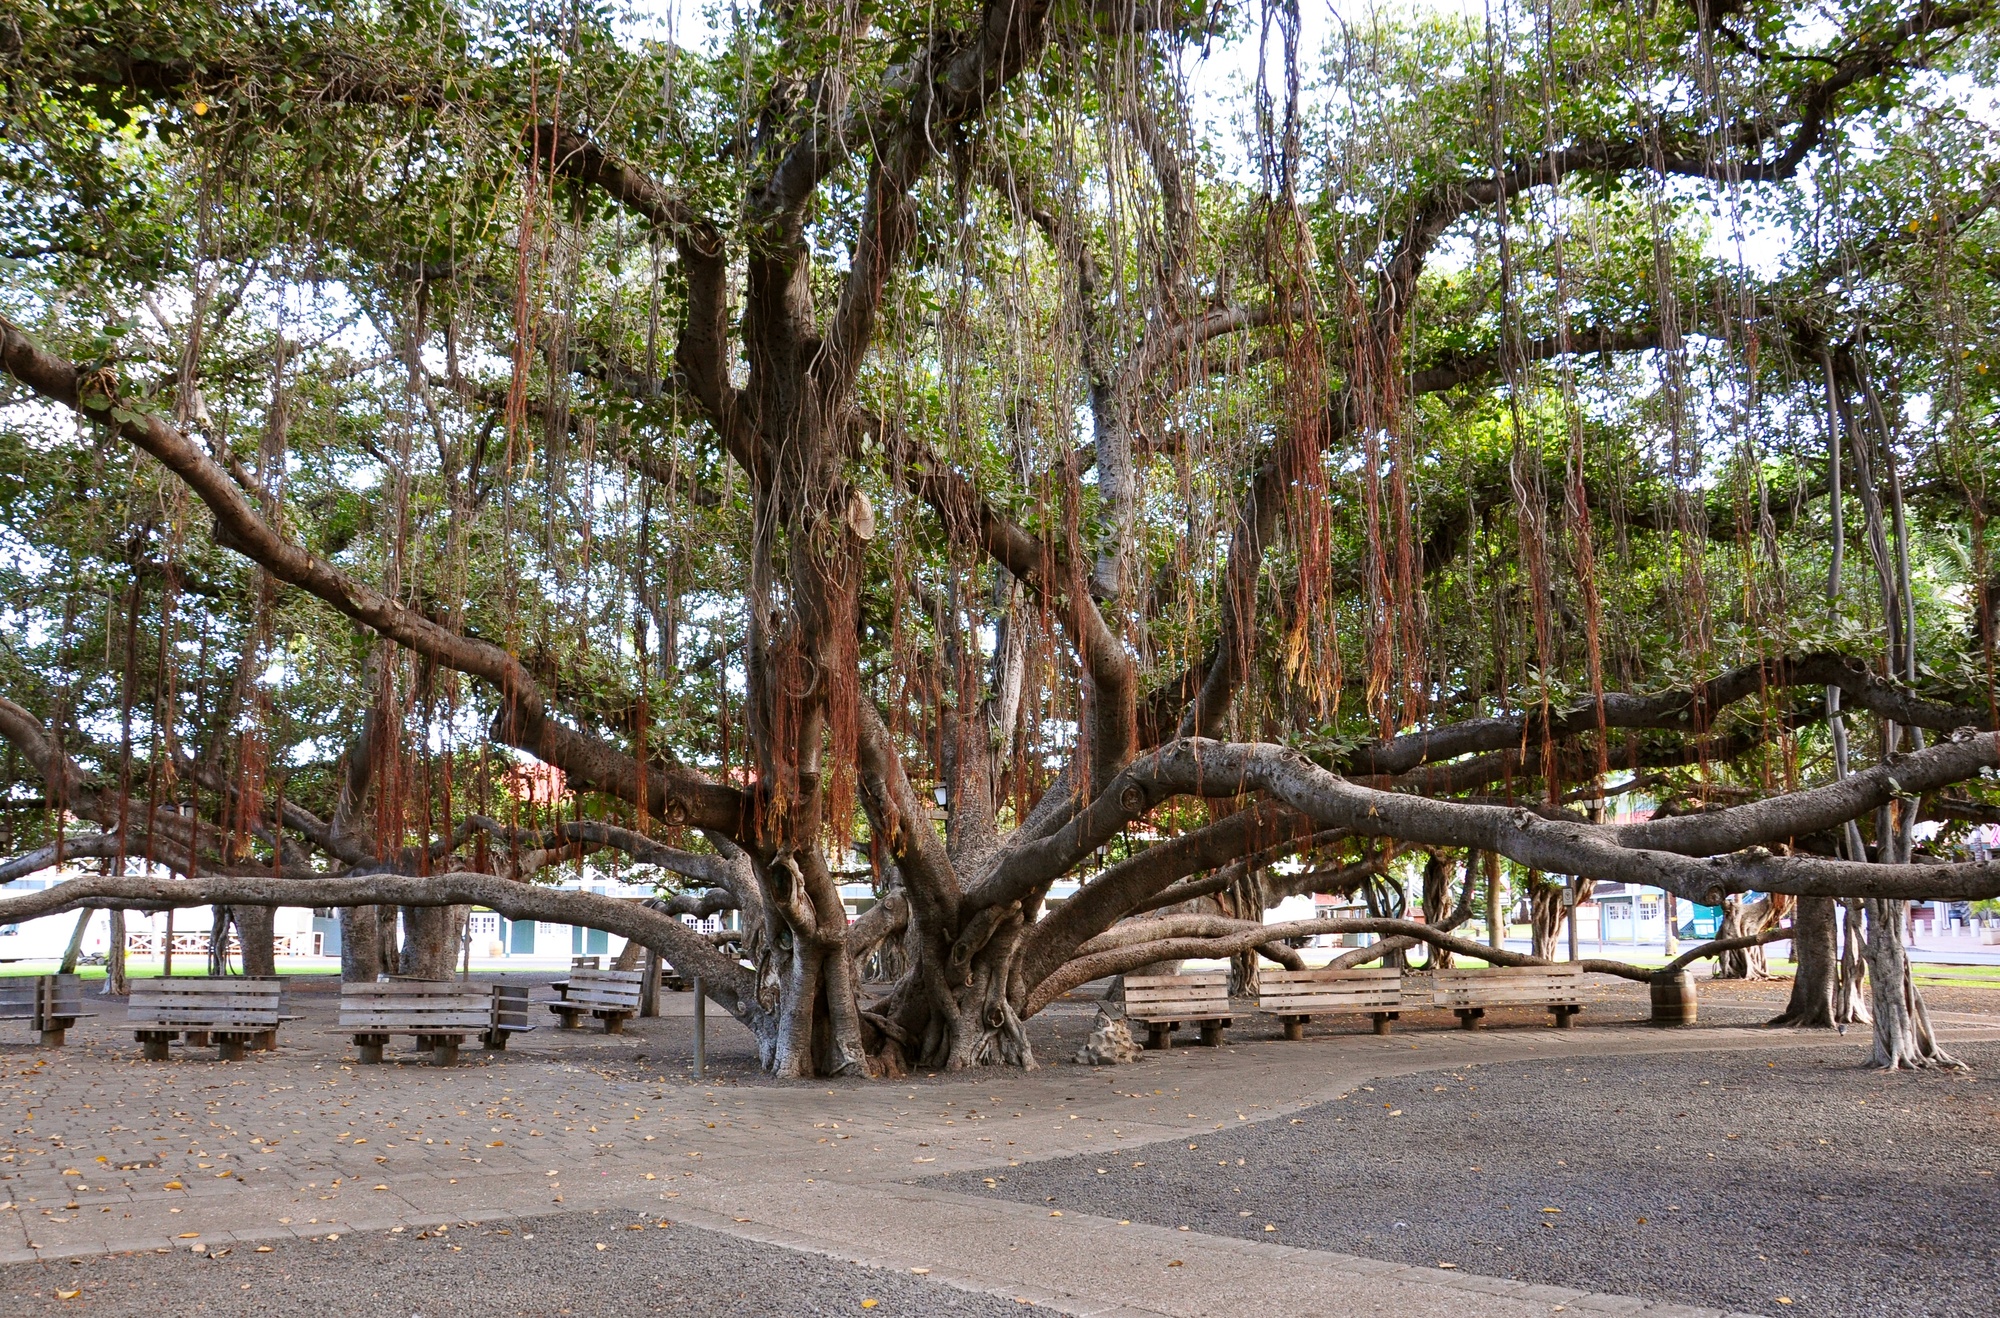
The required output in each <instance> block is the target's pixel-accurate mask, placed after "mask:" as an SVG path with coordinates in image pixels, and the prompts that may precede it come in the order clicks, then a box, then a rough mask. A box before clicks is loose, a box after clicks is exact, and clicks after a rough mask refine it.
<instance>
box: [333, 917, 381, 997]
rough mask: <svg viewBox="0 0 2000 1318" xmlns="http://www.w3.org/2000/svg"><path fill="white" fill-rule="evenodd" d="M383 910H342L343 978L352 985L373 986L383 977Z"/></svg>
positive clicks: (341, 945) (341, 952) (341, 951)
mask: <svg viewBox="0 0 2000 1318" xmlns="http://www.w3.org/2000/svg"><path fill="white" fill-rule="evenodd" d="M382 911H383V908H382V907H380V906H343V907H341V908H340V977H341V979H343V980H345V981H346V982H348V983H350V984H372V983H374V982H375V978H376V976H378V975H380V974H381V973H382V969H383V967H382V933H381V920H382Z"/></svg>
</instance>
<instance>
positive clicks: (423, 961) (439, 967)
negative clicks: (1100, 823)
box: [245, 906, 465, 979]
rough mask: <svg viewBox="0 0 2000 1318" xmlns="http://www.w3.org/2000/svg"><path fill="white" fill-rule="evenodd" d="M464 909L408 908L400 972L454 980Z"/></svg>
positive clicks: (400, 973)
mask: <svg viewBox="0 0 2000 1318" xmlns="http://www.w3.org/2000/svg"><path fill="white" fill-rule="evenodd" d="M464 909H465V908H463V907H459V906H405V907H404V908H403V946H402V949H401V954H400V955H399V956H398V958H397V969H396V973H397V974H399V975H402V976H404V977H406V978H409V979H450V978H451V976H452V972H453V971H454V970H455V969H456V968H457V966H458V951H459V937H458V934H459V929H460V928H461V926H462V924H463V916H464ZM245 959H246V961H247V959H248V958H247V956H246V958H245Z"/></svg>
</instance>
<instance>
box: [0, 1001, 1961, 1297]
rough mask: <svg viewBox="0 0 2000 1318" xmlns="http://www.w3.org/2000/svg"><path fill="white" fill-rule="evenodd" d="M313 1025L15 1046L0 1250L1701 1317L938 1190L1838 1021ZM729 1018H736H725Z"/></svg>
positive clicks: (103, 1026) (5, 1089)
mask: <svg viewBox="0 0 2000 1318" xmlns="http://www.w3.org/2000/svg"><path fill="white" fill-rule="evenodd" d="M312 1014H313V1013H312V1011H310V1010H309V1012H308V1019H307V1020H305V1021H301V1022H299V1023H297V1024H295V1025H294V1026H291V1027H288V1029H287V1031H286V1033H285V1035H284V1040H285V1042H284V1046H283V1047H281V1048H280V1049H279V1050H278V1051H277V1052H276V1053H273V1054H262V1055H258V1054H252V1055H251V1057H250V1058H249V1059H248V1060H246V1061H244V1062H241V1063H232V1064H226V1065H225V1064H221V1063H217V1062H215V1061H214V1060H212V1054H186V1053H184V1052H183V1051H182V1050H180V1049H176V1052H175V1058H174V1060H173V1061H171V1062H167V1063H155V1064H149V1063H144V1062H142V1061H140V1060H138V1050H137V1047H136V1045H134V1044H133V1043H132V1040H131V1038H130V1036H129V1035H125V1034H122V1032H120V1031H119V1030H118V1029H117V1028H116V1025H115V1021H114V1022H112V1023H107V1022H104V1021H96V1022H90V1023H87V1024H86V1027H85V1028H84V1029H83V1030H82V1031H80V1036H81V1038H80V1040H79V1039H78V1037H77V1036H73V1040H72V1044H71V1046H70V1047H68V1048H65V1049H63V1050H60V1051H53V1052H39V1051H34V1050H30V1049H26V1048H15V1049H10V1050H8V1051H6V1052H4V1053H0V1148H4V1150H5V1151H4V1152H0V1196H4V1198H5V1200H6V1202H5V1203H0V1263H20V1262H29V1261H33V1260H67V1259H69V1258H71V1257H76V1256H80V1255H83V1254H95V1253H104V1252H120V1251H137V1250H176V1249H180V1250H185V1249H190V1248H193V1249H207V1248H220V1247H224V1246H233V1245H234V1244H236V1243H237V1242H245V1243H249V1244H252V1245H253V1246H254V1243H255V1242H258V1241H267V1240H272V1239H275V1238H279V1237H286V1236H293V1237H302V1238H305V1239H308V1240H331V1239H333V1238H335V1237H337V1236H340V1235H344V1234H347V1233H351V1232H357V1231H372V1230H383V1229H388V1228H393V1227H398V1226H404V1227H423V1226H435V1225H440V1224H446V1223H460V1222H466V1221H477V1222H491V1221H495V1220H499V1219H506V1218H513V1217H523V1216H532V1215H539V1214H546V1213H550V1212H564V1211H570V1210H577V1209H616V1210H619V1211H621V1212H628V1213H631V1214H634V1215H635V1220H637V1219H638V1218H640V1217H643V1218H644V1219H646V1220H656V1219H659V1218H663V1217H664V1218H670V1219H672V1220H676V1221H683V1222H686V1223H688V1224H690V1225H696V1226H703V1227H710V1228H713V1229H716V1230H720V1231H724V1232H728V1233H730V1234H733V1235H735V1236H738V1237H742V1238H745V1239H748V1240H754V1241H766V1242H770V1243H773V1244H778V1245H783V1246H785V1247H787V1248H792V1249H799V1250H805V1251H810V1252H816V1253H821V1254H824V1255H827V1256H830V1257H835V1258H840V1259H846V1260H856V1261H860V1262H863V1263H867V1264H870V1265H873V1266H879V1267H883V1268H891V1269H928V1274H929V1275H930V1277H931V1278H932V1280H934V1281H938V1280H942V1281H948V1282H950V1283H952V1284H955V1285H959V1286H962V1287H965V1288H968V1289H973V1290H979V1291H986V1292H991V1293H995V1294H1001V1295H1007V1296H1012V1297H1015V1298H1018V1299H1021V1300H1023V1301H1031V1302H1033V1303H1035V1304H1038V1305H1046V1306H1050V1307H1052V1308H1055V1309H1057V1310H1060V1311H1063V1312H1069V1313H1076V1314H1107V1315H1111V1314H1116V1315H1142V1314H1144V1315H1205V1314H1239V1313H1240V1314H1253V1313H1255V1314H1262V1313H1268V1312H1276V1311H1281V1310H1282V1311H1288V1312H1312V1313H1315V1314H1324V1315H1346V1314H1357V1315H1359V1314H1370V1315H1373V1314H1382V1315H1387V1314H1403V1313H1407V1312H1411V1311H1420V1310H1421V1309H1422V1308H1424V1307H1427V1306H1428V1307H1436V1308H1437V1310H1438V1311H1441V1312H1447V1313H1454V1314H1457V1313H1480V1314H1495V1315H1528V1314H1535V1315H1546V1314H1550V1313H1552V1312H1556V1311H1564V1312H1594V1313H1641V1312H1643V1313H1647V1314H1653V1315H1660V1316H1662V1318H1665V1316H1667V1315H1690V1314H1695V1313H1707V1312H1712V1311H1707V1310H1695V1309H1688V1308H1680V1307H1675V1306H1669V1305H1659V1304H1647V1303H1645V1302H1643V1301H1640V1300H1637V1299H1632V1298H1626V1297H1618V1296H1605V1295H1591V1294H1587V1293H1585V1292H1581V1291H1572V1290H1564V1289H1561V1288H1554V1287H1546V1286H1531V1285H1526V1284H1523V1283H1519V1282H1513V1281H1507V1280H1502V1279H1496V1278H1488V1277H1481V1276H1476V1275H1468V1274H1465V1273H1460V1272H1454V1271H1445V1270H1440V1269H1434V1268H1417V1267H1409V1266H1405V1265H1402V1264H1393V1263H1385V1262H1380V1261H1376V1260H1371V1259H1365V1258H1356V1257H1352V1256H1347V1255H1341V1254H1334V1253H1329V1252H1325V1251H1319V1250H1307V1249H1297V1248H1292V1247H1289V1246H1287V1245H1285V1244H1283V1243H1282V1242H1279V1241H1274V1242H1272V1243H1264V1242H1261V1241H1245V1240H1237V1239H1227V1238H1223V1237H1218V1236H1210V1235H1205V1234H1200V1233H1196V1232H1192V1231H1186V1230H1181V1231H1176V1230H1173V1229H1171V1228H1168V1227H1160V1226H1141V1225H1132V1224H1127V1223H1123V1222H1118V1221H1113V1220H1110V1219H1108V1218H1096V1217H1090V1216H1086V1215H1078V1214H1074V1213H1067V1214H1065V1213H1057V1212H1053V1211H1044V1210H1043V1209H1041V1208H1039V1207H1037V1206H1033V1205H1022V1204H1015V1203H1007V1202H999V1201H996V1200H993V1199H989V1198H973V1197H970V1196H965V1195H960V1194H955V1193H951V1192H948V1191H945V1190H943V1189H939V1188H935V1187H934V1186H932V1185H928V1184H925V1183H924V1182H925V1178H928V1177H929V1176H931V1175H932V1174H934V1173H939V1172H946V1171H961V1172H963V1171H978V1170H981V1169H986V1168H1005V1167H1006V1166H1009V1165H1012V1164H1014V1163H1019V1162H1025V1161H1029V1160H1034V1159H1043V1158H1051V1157H1063V1156H1070V1155H1074V1154H1080V1153H1089V1152H1102V1153H1105V1154H1106V1155H1109V1154H1110V1153H1112V1152H1113V1151H1114V1150H1119V1149H1123V1148H1128V1147H1132V1146H1136V1145H1142V1144H1147V1143H1151V1142H1154V1141H1159V1140H1165V1139H1176V1140H1178V1139H1186V1140H1188V1141H1189V1142H1190V1143H1191V1144H1192V1143H1198V1142H1199V1140H1200V1139H1201V1138H1202V1136H1203V1135H1205V1134H1207V1133H1208V1132H1211V1131H1214V1130H1219V1129H1224V1128H1228V1127H1231V1126H1234V1125H1236V1124H1237V1123H1240V1122H1246V1121H1264V1120H1273V1119H1282V1118H1283V1117H1284V1115H1285V1114H1286V1113H1288V1112H1291V1111H1295V1110H1297V1109H1298V1108H1299V1107H1301V1106H1306V1105H1310V1104H1313V1103H1317V1102H1321V1101H1324V1100H1326V1099H1329V1098H1332V1097H1334V1096H1337V1095H1340V1094H1345V1093H1347V1092H1349V1091H1350V1090H1351V1089H1353V1088H1354V1086H1356V1085H1357V1084H1360V1083H1363V1082H1365V1081H1367V1080H1369V1079H1372V1078H1375V1077H1381V1076H1390V1075H1398V1074H1405V1073H1408V1072H1412V1071H1421V1070H1431V1069H1436V1068H1442V1067H1453V1068H1455V1067H1461V1066H1467V1065H1477V1064H1482V1063H1495V1062H1514V1061H1526V1060H1534V1059H1548V1060H1552V1061H1561V1060H1564V1059H1571V1058H1578V1057H1589V1058H1593V1059H1596V1058H1602V1057H1604V1056H1607V1055H1615V1054H1619V1053H1651V1052H1662V1051H1696V1050H1706V1049H1716V1048H1760V1049H1771V1048H1787V1047H1798V1046H1811V1047H1824V1046H1826V1044H1827V1043H1828V1036H1827V1035H1825V1034H1824V1033H1816V1034H1806V1033H1797V1032H1791V1031H1769V1030H1762V1029H1744V1028H1730V1027H1698V1028H1693V1029H1687V1030H1680V1031H1672V1032H1668V1031H1658V1030H1652V1029H1647V1028H1643V1027H1616V1026H1614V1027H1604V1026H1599V1027H1595V1028H1593V1027H1590V1026H1588V1025H1585V1026H1583V1027H1581V1028H1578V1029H1575V1030H1571V1031H1560V1032H1559V1031H1555V1030H1551V1029H1546V1028H1540V1029H1536V1028H1510V1029H1498V1030H1491V1031H1480V1032H1476V1033H1466V1032H1460V1031H1456V1030H1437V1031H1424V1032H1421V1033H1411V1034H1406V1035H1402V1036H1393V1037H1390V1038H1386V1039H1378V1038H1375V1037H1373V1036H1365V1035H1353V1036H1340V1037H1337V1038H1325V1039H1313V1040H1308V1041H1306V1042H1304V1043H1294V1044H1285V1043H1253V1044H1244V1045H1236V1046H1231V1047H1228V1048H1224V1049H1221V1050H1215V1051H1210V1050H1200V1049H1189V1050H1177V1051H1175V1052H1172V1053H1169V1054H1164V1055H1162V1054H1151V1055H1148V1056H1147V1057H1146V1058H1145V1059H1143V1060H1142V1061H1140V1062H1138V1063H1136V1064H1133V1065H1130V1066H1121V1067H1115V1068H1106V1069H1103V1070H1089V1069H1084V1068H1075V1067H1070V1066H1058V1067H1053V1068H1050V1069H1047V1070H1044V1071H1041V1072H1037V1073H1033V1074H1021V1073H990V1074H988V1073H982V1074H979V1075H975V1076H971V1077H967V1078H964V1079H953V1080H940V1081H935V1082H925V1083H921V1084H917V1085H907V1084H906V1085H900V1086H899V1085H891V1084H886V1083H876V1084H859V1083H848V1084H838V1085H834V1086H833V1087H831V1088H829V1087H826V1086H824V1085H820V1086H806V1085H800V1086H772V1087H753V1086H718V1087H701V1086H692V1085H688V1084H685V1083H683V1082H679V1081H664V1080H663V1081H655V1082H646V1081H640V1080H635V1079H633V1078H632V1076H633V1075H634V1074H635V1073H634V1072H633V1071H632V1069H631V1063H632V1061H633V1060H634V1059H636V1058H637V1057H638V1056H641V1055H643V1054H645V1053H646V1051H647V1049H648V1048H651V1049H652V1050H653V1052H654V1053H655V1054H661V1053H664V1052H665V1051H667V1050H668V1049H669V1048H670V1047H673V1048H684V1047H685V1040H686V1035H687V1029H688V1026H687V1024H686V1022H685V1021H684V1020H676V1019H672V1018H668V1019H663V1020H656V1021H642V1022H635V1023H634V1025H633V1027H632V1028H633V1033H632V1034H631V1035H628V1036H625V1037H623V1038H607V1037H605V1036H602V1035H573V1034H567V1033H559V1032H557V1031H555V1030H552V1029H543V1030H541V1031H538V1032H537V1033H536V1034H535V1035H533V1036H531V1037H530V1041H528V1046H527V1047H525V1048H518V1046H517V1048H518V1050H517V1051H514V1052H510V1053H508V1054H506V1055H504V1056H502V1057H496V1058H492V1059H489V1060H487V1061H484V1062H479V1063H474V1064H470V1065H464V1066H461V1067H458V1068H456V1069H452V1070H436V1069H432V1068H430V1067H428V1066H422V1065H419V1064H418V1063H417V1061H416V1059H415V1056H414V1055H408V1054H406V1055H405V1056H406V1057H408V1060H405V1061H401V1062H397V1063H393V1064H391V1065H386V1066H381V1067H366V1068H364V1067H360V1066H357V1065H354V1064H353V1063H352V1061H351V1060H348V1059H349V1058H350V1057H351V1050H349V1049H345V1048H344V1047H343V1041H342V1040H341V1039H340V1037H339V1036H338V1035H337V1034H334V1033H332V1032H331V1031H330V1030H329V1029H328V1028H326V1023H325V1022H316V1021H314V1020H313V1019H311V1017H312ZM715 1020H716V1017H715V1016H711V1021H712V1022H714V1021H715ZM1944 1024H1945V1027H1946V1028H1947V1030H1948V1031H1950V1032H1951V1034H1952V1035H1953V1036H1954V1037H1962V1038H1974V1037H1977V1038H2000V1020H1995V1019H1993V1018H1984V1017H1976V1016H1957V1015H1953V1016H1949V1017H1948V1018H1947V1019H1946V1021H1945V1022H1944ZM716 1028H718V1029H734V1028H736V1027H735V1026H734V1023H733V1022H730V1021H728V1020H727V1019H726V1018H723V1019H722V1021H721V1022H720V1024H719V1025H717V1026H716ZM1848 1038H1849V1039H1850V1040H1852V1041H1854V1042H1855V1043H1856V1044H1857V1045H1859V1044H1860V1043H1861V1042H1862V1040H1861V1039H1860V1038H1859V1037H1857V1036H1856V1035H1853V1034H1850V1035H1849V1036H1848ZM469 1055H472V1054H469ZM613 1058H616V1059H617V1060H618V1063H619V1064H618V1065H617V1066H616V1067H613V1066H611V1065H609V1064H608V1063H609V1062H610V1061H611V1059H613ZM9 1132H11V1133H9ZM612 1247H613V1248H615V1242H614V1244H613V1246H612Z"/></svg>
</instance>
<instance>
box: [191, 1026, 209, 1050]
mask: <svg viewBox="0 0 2000 1318" xmlns="http://www.w3.org/2000/svg"><path fill="white" fill-rule="evenodd" d="M209 1042H210V1041H209V1037H208V1031H207V1030H189V1031H188V1032H187V1043H188V1047H190V1048H206V1047H208V1045H209Z"/></svg>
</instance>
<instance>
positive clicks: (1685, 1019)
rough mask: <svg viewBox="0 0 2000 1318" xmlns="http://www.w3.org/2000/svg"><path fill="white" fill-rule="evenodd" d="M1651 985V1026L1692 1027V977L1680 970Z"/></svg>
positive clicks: (1693, 1009)
mask: <svg viewBox="0 0 2000 1318" xmlns="http://www.w3.org/2000/svg"><path fill="white" fill-rule="evenodd" d="M1652 984H1653V1024H1655V1025H1692V1024H1694V1019H1695V993H1694V976H1693V975H1692V974H1690V973H1689V972H1688V971H1685V970H1682V971H1679V972H1677V973H1675V974H1672V975H1668V976H1666V977H1664V978H1659V979H1655V980H1653V982H1652Z"/></svg>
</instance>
